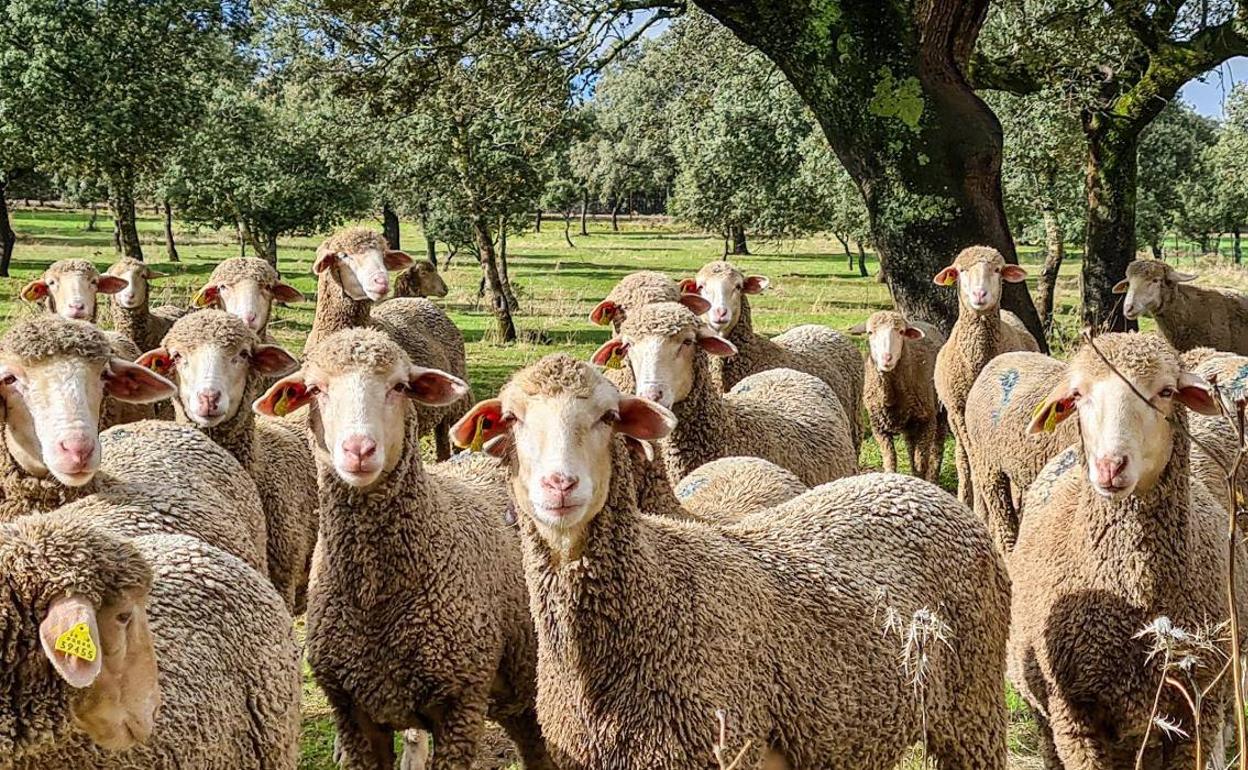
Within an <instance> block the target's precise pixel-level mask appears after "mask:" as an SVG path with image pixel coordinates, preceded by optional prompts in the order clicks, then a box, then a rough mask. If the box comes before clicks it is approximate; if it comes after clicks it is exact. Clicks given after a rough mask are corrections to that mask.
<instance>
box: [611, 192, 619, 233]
mask: <svg viewBox="0 0 1248 770" xmlns="http://www.w3.org/2000/svg"><path fill="white" fill-rule="evenodd" d="M619 231H620V199H619V197H616V199H615V201H614V202H613V203H612V204H611V232H613V233H618V232H619Z"/></svg>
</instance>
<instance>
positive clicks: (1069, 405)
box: [1027, 378, 1075, 433]
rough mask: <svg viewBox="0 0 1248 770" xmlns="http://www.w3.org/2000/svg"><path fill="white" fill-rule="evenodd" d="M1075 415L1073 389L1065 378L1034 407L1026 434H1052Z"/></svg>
mask: <svg viewBox="0 0 1248 770" xmlns="http://www.w3.org/2000/svg"><path fill="white" fill-rule="evenodd" d="M1074 413H1075V392H1074V388H1072V387H1071V386H1070V383H1069V382H1067V381H1066V379H1065V378H1063V379H1062V381H1061V382H1060V383H1058V384H1057V386H1056V387H1054V388H1053V390H1052V391H1050V392H1049V395H1048V396H1047V397H1046V398H1045V399H1044V401H1041V402H1040V404H1039V405H1038V406H1037V407H1036V411H1035V413H1034V414H1033V415H1032V416H1031V424H1030V425H1029V426H1028V427H1027V432H1028V433H1052V432H1053V431H1054V430H1055V429H1056V428H1057V426H1058V424H1060V423H1061V422H1062V420H1065V419H1066V418H1067V417H1069V416H1071V415H1072V414H1074Z"/></svg>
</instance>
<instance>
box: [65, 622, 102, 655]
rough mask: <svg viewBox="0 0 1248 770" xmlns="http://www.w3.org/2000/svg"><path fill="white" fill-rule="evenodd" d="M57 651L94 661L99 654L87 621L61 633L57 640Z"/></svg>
mask: <svg viewBox="0 0 1248 770" xmlns="http://www.w3.org/2000/svg"><path fill="white" fill-rule="evenodd" d="M56 651H57V652H63V653H65V654H66V655H72V656H74V657H75V658H82V659H83V660H85V661H86V662H88V663H94V662H95V658H96V656H97V655H98V654H99V653H98V651H97V650H96V649H95V641H94V640H92V639H91V629H90V628H89V627H88V626H87V624H86V623H78V624H76V625H75V626H74V627H73V628H71V629H69V630H68V631H66V632H65V633H63V634H61V635H60V636H59V637H58V638H57V640H56Z"/></svg>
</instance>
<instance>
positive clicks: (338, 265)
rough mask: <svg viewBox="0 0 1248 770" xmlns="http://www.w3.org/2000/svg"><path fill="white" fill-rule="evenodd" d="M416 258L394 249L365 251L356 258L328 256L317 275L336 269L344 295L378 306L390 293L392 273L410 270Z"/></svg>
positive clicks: (318, 263)
mask: <svg viewBox="0 0 1248 770" xmlns="http://www.w3.org/2000/svg"><path fill="white" fill-rule="evenodd" d="M411 264H412V258H411V257H409V256H408V255H407V254H405V253H403V252H401V251H395V250H393V249H386V250H385V251H382V250H381V249H365V250H363V251H360V252H357V253H355V254H347V253H346V252H327V253H323V254H321V255H320V256H319V257H317V260H316V264H315V265H314V266H313V270H314V271H315V272H316V273H318V274H319V273H321V272H324V271H325V270H329V269H332V270H334V271H335V273H334V274H335V275H336V276H337V277H338V282H339V284H341V285H342V290H343V292H344V293H345V294H346V295H347V296H348V297H350V298H351V299H353V300H356V301H360V302H362V301H365V300H371V301H373V302H377V301H378V300H381V299H384V298H385V296H386V295H387V294H389V293H390V271H392V270H403V269H405V268H407V267H410V266H411Z"/></svg>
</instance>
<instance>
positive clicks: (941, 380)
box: [933, 246, 1040, 506]
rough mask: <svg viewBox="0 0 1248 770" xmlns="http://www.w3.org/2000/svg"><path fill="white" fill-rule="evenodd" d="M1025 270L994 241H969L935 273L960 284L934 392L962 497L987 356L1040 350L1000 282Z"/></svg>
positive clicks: (971, 496)
mask: <svg viewBox="0 0 1248 770" xmlns="http://www.w3.org/2000/svg"><path fill="white" fill-rule="evenodd" d="M1026 279H1027V271H1026V270H1024V269H1023V268H1021V267H1019V266H1018V265H1010V264H1007V263H1006V261H1005V257H1003V256H1001V252H999V251H997V250H996V249H994V248H992V247H991V246H969V247H967V248H965V249H963V250H962V251H961V252H959V253H958V256H957V257H955V258H954V260H953V263H952V264H951V265H949V266H948V267H946V268H944V269H943V270H941V271H940V272H939V273H937V274H936V277H935V278H934V279H933V280H934V281H935V282H936V284H937V285H938V286H953V285H955V284H956V285H957V287H958V320H957V321H956V322H954V324H953V329H952V330H951V331H950V332H949V339H948V341H946V342H945V344H944V345H943V346H942V347H941V349H940V352H939V353H938V354H937V355H936V394H937V395H938V396H939V397H940V402H941V403H942V404H943V405H944V407H945V414H946V415H947V417H948V419H949V427H950V429H952V430H953V437H954V439H955V440H956V441H957V450H956V454H955V455H954V457H955V460H956V461H957V466H958V499H960V500H961V501H962V502H963V503H966V504H967V505H968V506H971V505H973V504H974V501H975V491H974V484H973V482H972V479H971V461H970V455H969V454H968V451H967V444H966V442H967V438H966V422H965V419H964V416H963V415H964V413H965V411H966V397H967V395H968V394H970V392H971V386H973V385H974V384H975V378H976V377H978V376H979V373H980V371H981V370H983V368H984V367H985V366H986V365H987V364H988V362H989V361H991V360H992V359H994V358H996V357H997V356H999V355H1001V354H1002V353H1008V352H1010V351H1013V350H1027V351H1031V352H1033V353H1038V352H1040V346H1039V345H1037V344H1036V340H1035V338H1034V337H1032V336H1031V334H1030V333H1029V332H1028V331H1027V328H1026V327H1025V326H1023V322H1022V321H1021V320H1020V319H1019V318H1018V316H1016V315H1014V314H1013V313H1011V312H1010V311H1008V310H1002V309H1001V282H1002V281H1009V282H1010V283H1021V282H1023V281H1024V280H1026Z"/></svg>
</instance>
